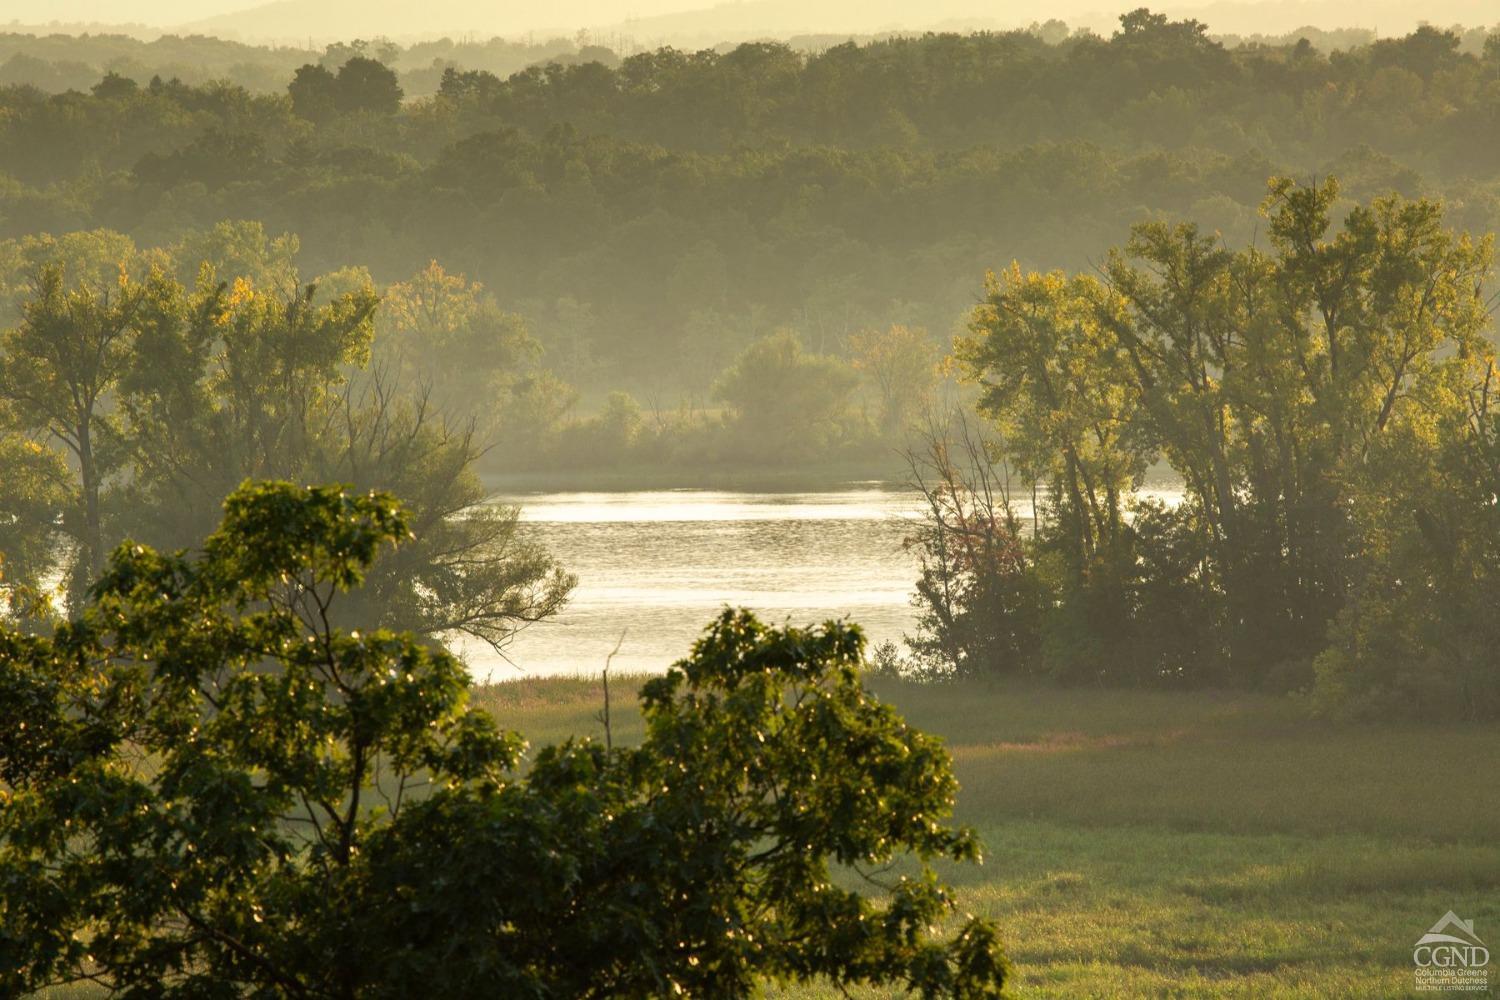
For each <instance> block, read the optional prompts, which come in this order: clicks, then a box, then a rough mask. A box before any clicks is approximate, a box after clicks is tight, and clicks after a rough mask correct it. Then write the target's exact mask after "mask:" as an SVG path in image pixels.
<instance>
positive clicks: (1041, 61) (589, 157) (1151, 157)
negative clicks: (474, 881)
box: [0, 11, 1500, 402]
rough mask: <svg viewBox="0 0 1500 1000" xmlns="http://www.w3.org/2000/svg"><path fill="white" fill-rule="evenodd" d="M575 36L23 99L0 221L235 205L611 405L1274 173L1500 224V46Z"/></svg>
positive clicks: (1459, 219) (1208, 210)
mask: <svg viewBox="0 0 1500 1000" xmlns="http://www.w3.org/2000/svg"><path fill="white" fill-rule="evenodd" d="M165 42H166V40H163V41H162V42H161V43H153V44H164V43H165ZM8 44H12V45H14V44H16V43H15V42H14V41H11V42H9V43H8ZM55 44H58V45H60V44H61V43H55ZM174 44H177V43H174ZM180 44H183V45H187V46H189V47H191V46H192V45H195V44H199V43H198V42H197V41H196V40H186V41H181V42H180ZM221 44H226V43H217V42H211V41H207V40H205V41H203V42H201V45H203V46H205V47H213V46H218V45H221ZM568 47H569V49H570V51H569V52H567V53H558V54H557V55H567V56H568V58H567V59H559V58H552V59H551V61H545V62H543V61H544V60H547V59H549V53H545V52H528V53H525V54H523V57H524V60H525V61H527V62H530V63H532V64H531V65H528V66H526V67H525V68H519V66H517V65H515V64H507V63H506V62H505V60H504V59H502V58H499V57H497V58H496V59H495V60H494V61H490V62H488V63H486V62H484V61H482V60H475V61H473V62H467V61H466V62H459V61H458V59H457V57H456V55H455V59H454V65H444V66H442V67H441V68H440V69H438V70H435V71H434V76H435V79H436V90H435V92H433V93H431V94H430V96H424V97H413V96H412V94H413V93H417V92H420V91H421V90H423V89H426V88H423V87H418V86H416V85H414V84H412V83H411V81H410V80H409V78H408V76H407V75H406V74H405V73H402V74H399V75H398V74H396V73H395V72H394V71H389V70H388V69H387V63H389V62H392V61H395V60H396V58H397V55H398V54H399V56H400V58H401V60H404V61H406V62H409V61H410V60H411V59H413V58H415V57H414V55H413V52H414V51H415V49H413V50H406V51H404V52H399V53H398V52H396V51H393V50H392V49H386V48H382V46H380V45H364V46H352V45H349V46H343V47H335V48H332V49H330V50H329V51H328V52H327V53H324V54H322V55H321V56H318V55H316V54H314V53H311V52H306V53H295V52H292V51H290V50H275V51H273V50H257V49H245V50H244V51H243V52H241V51H239V50H238V49H235V50H234V52H235V55H234V56H233V58H236V59H239V58H240V56H243V57H244V58H243V59H242V60H240V61H242V62H245V61H251V60H252V58H263V59H264V60H269V62H267V63H266V65H268V66H276V67H279V70H277V71H278V72H279V73H280V74H281V89H278V90H275V91H270V92H267V91H265V90H262V89H259V88H252V87H247V86H244V85H242V84H235V83H228V82H224V81H223V80H209V81H204V82H195V83H188V82H183V81H182V80H178V79H173V78H172V77H171V76H170V75H161V76H156V77H153V78H151V79H149V80H146V81H140V80H138V79H137V78H136V77H134V76H132V75H130V73H129V72H126V71H125V70H127V69H128V67H121V71H120V72H111V74H110V75H108V76H105V77H103V78H102V79H98V80H96V81H95V82H94V83H93V84H91V85H90V87H89V88H87V89H83V90H70V91H68V92H64V93H58V94H48V93H46V92H45V91H44V90H42V89H40V88H38V87H36V86H33V85H31V84H30V83H22V82H15V83H13V84H12V85H11V86H8V87H6V88H4V89H3V90H0V171H3V174H4V176H3V177H0V235H3V236H5V237H10V238H20V237H24V236H26V235H28V234H32V233H37V232H43V231H45V232H51V233H61V232H67V231H71V230H83V229H94V228H107V229H110V230H115V231H118V232H121V233H125V234H127V235H129V236H130V237H132V238H133V239H134V240H135V241H136V243H137V244H138V245H141V246H160V245H167V244H171V243H174V242H177V241H180V240H182V239H184V238H185V237H187V236H189V235H190V234H192V233H197V232H204V231H208V230H211V229H212V227H213V226H215V225H216V224H218V223H220V222H222V221H224V220H226V219H245V220H253V221H256V222H259V223H261V224H262V225H263V227H264V228H265V229H266V230H267V231H268V232H270V233H272V234H279V233H289V234H295V236H296V237H297V239H298V240H299V241H300V250H301V253H300V264H301V269H302V272H303V274H305V275H315V274H320V273H326V272H331V271H336V270H339V269H341V268H345V267H347V266H349V265H359V266H363V267H366V268H367V269H368V271H369V273H370V275H371V276H372V277H373V279H374V281H375V282H376V283H377V284H378V285H384V284H386V283H390V282H396V281H401V280H405V279H407V278H408V277H409V276H411V275H412V274H414V273H416V272H418V271H420V270H421V269H422V268H424V267H425V266H426V265H427V264H428V263H429V262H430V261H433V260H436V261H438V262H439V263H440V264H441V265H442V266H443V267H445V268H446V269H448V270H449V271H450V272H452V273H457V274H463V275H465V276H466V277H467V278H468V279H470V280H474V281H479V282H482V283H483V285H484V286H485V287H486V289H487V290H488V292H489V294H491V295H493V296H494V297H495V299H496V301H497V302H498V303H500V304H501V305H502V306H503V307H504V309H506V310H507V311H510V312H514V313H519V314H521V315H523V316H524V317H525V318H526V319H527V322H528V325H529V329H530V330H531V332H532V334H533V335H534V336H535V337H536V339H537V340H538V341H539V342H540V344H541V345H542V347H543V348H544V349H545V351H546V358H547V364H548V365H550V366H552V367H553V368H554V369H556V371H557V372H558V374H559V375H560V376H561V377H562V378H563V379H564V380H566V381H569V382H571V383H573V384H575V385H580V386H581V387H583V388H584V389H585V390H586V392H588V393H590V394H591V395H592V398H596V399H597V398H602V396H603V394H604V393H605V392H606V391H607V390H609V389H615V388H624V389H628V390H630V391H632V392H633V393H635V394H636V395H637V396H641V395H643V394H645V395H652V394H656V395H659V396H661V397H663V398H666V399H668V400H670V401H672V402H676V401H677V399H678V398H680V397H681V396H682V395H683V394H685V393H697V394H699V396H700V398H703V399H705V400H709V401H711V390H712V385H713V383H714V381H715V379H717V378H718V376H719V374H720V373H721V372H722V371H723V370H724V369H725V368H726V366H727V365H729V364H730V363H731V362H733V360H734V359H735V358H736V357H737V356H738V355H739V353H740V352H741V351H743V350H744V349H746V348H747V347H749V346H750V345H751V344H752V343H753V342H755V341H756V340H758V339H761V338H763V337H765V336H767V335H770V334H772V333H775V332H776V331H777V330H780V329H792V330H795V331H796V333H797V334H798V335H799V336H800V338H801V340H802V342H803V343H804V344H805V345H807V347H808V348H809V349H810V350H812V351H813V352H815V353H819V354H823V353H827V354H835V355H837V354H844V353H846V347H845V344H846V338H847V337H848V336H849V335H851V334H853V333H856V332H858V331H860V330H862V329H867V328H886V327H889V326H891V325H893V324H902V325H905V326H908V327H912V328H918V329H925V330H927V331H929V332H930V334H931V335H932V337H933V338H934V340H936V341H939V342H940V341H943V340H946V338H947V335H948V334H949V333H950V332H951V331H952V330H953V329H954V328H955V326H956V325H957V324H958V323H959V321H960V320H961V317H962V316H963V314H964V312H965V311H966V309H967V308H968V307H969V306H970V305H971V304H972V302H973V300H974V296H975V290H976V285H975V275H977V274H980V273H982V272H983V270H984V269H985V268H986V267H989V266H995V265H998V264H1003V263H1004V262H1005V261H1008V260H1011V259H1017V260H1019V261H1021V262H1022V263H1023V264H1025V265H1027V266H1043V267H1053V266H1064V267H1070V268H1079V267H1085V266H1087V265H1088V264H1089V263H1090V260H1091V254H1093V253H1095V252H1096V248H1098V247H1100V246H1107V245H1109V244H1111V243H1115V242H1119V241H1120V240H1121V239H1122V238H1123V236H1124V234H1125V232H1126V230H1127V228H1128V226H1129V225H1130V224H1132V223H1134V222H1136V221H1138V220H1139V219H1140V218H1143V217H1191V218H1194V219H1196V220H1198V221H1199V222H1200V223H1201V224H1202V225H1204V226H1205V228H1207V229H1209V230H1214V229H1217V230H1219V231H1221V232H1222V233H1223V234H1224V236H1225V238H1226V239H1227V240H1229V241H1230V242H1232V243H1242V242H1247V241H1249V240H1250V239H1252V238H1253V237H1254V236H1255V235H1256V234H1257V233H1258V232H1261V231H1262V230H1263V223H1262V220H1261V219H1260V217H1259V215H1258V214H1257V206H1258V205H1259V203H1260V201H1261V199H1262V198H1263V197H1264V195H1265V181H1266V178H1267V177H1268V176H1270V175H1272V174H1285V175H1290V176H1299V177H1304V178H1305V177H1309V176H1321V175H1324V174H1327V173H1334V174H1336V175H1337V176H1339V177H1340V179H1341V180H1342V182H1343V193H1344V195H1345V197H1346V198H1347V199H1353V200H1367V199H1369V198H1371V197H1374V196H1377V195H1381V194H1386V193H1389V192H1392V191H1394V192H1397V193H1400V194H1403V195H1406V196H1417V195H1436V196H1441V197H1442V198H1443V199H1444V201H1445V203H1446V206H1447V212H1448V218H1449V220H1450V221H1451V222H1452V223H1453V224H1454V225H1455V226H1458V227H1459V228H1463V229H1467V230H1470V231H1476V232H1481V231H1487V230H1491V229H1495V228H1497V227H1500V171H1497V165H1500V40H1497V37H1496V36H1493V35H1491V36H1485V35H1483V34H1482V32H1479V33H1476V32H1475V31H1467V32H1463V33H1460V32H1457V31H1443V30H1439V29H1435V28H1422V29H1420V30H1418V31H1416V32H1414V33H1412V34H1410V35H1408V36H1405V37H1399V38H1389V39H1380V40H1377V41H1373V42H1370V43H1368V44H1358V45H1354V46H1352V47H1349V48H1345V49H1337V50H1333V51H1325V50H1324V49H1323V48H1320V47H1319V46H1318V45H1314V44H1312V43H1311V41H1309V40H1307V39H1304V38H1296V39H1282V40H1276V41H1257V42H1244V41H1241V42H1239V43H1237V44H1234V45H1226V44H1223V43H1221V42H1219V41H1215V40H1214V39H1213V38H1212V37H1210V35H1209V34H1208V33H1207V29H1206V27H1205V26H1204V25H1202V24H1199V23H1197V22H1191V21H1186V22H1173V21H1170V20H1168V19H1167V18H1165V17H1163V16H1160V15H1153V14H1150V13H1149V12H1146V11H1137V12H1135V13H1132V14H1128V15H1125V16H1124V17H1123V18H1122V23H1121V28H1120V30H1119V31H1117V32H1116V33H1115V34H1114V35H1112V36H1111V37H1109V38H1101V37H1098V36H1094V35H1089V34H1074V33H1068V32H1066V29H1065V28H1064V29H1063V30H1062V31H1061V33H1058V32H1054V33H1053V34H1052V35H1051V36H1048V35H1047V32H1046V31H1043V30H1040V29H1039V30H1037V31H1034V32H1027V31H1016V32H1007V33H978V34H971V35H953V34H947V35H944V34H932V35H926V36H922V37H918V38H904V37H903V38H890V39H884V40H877V41H871V42H868V43H864V44H853V43H849V44H842V45H835V46H832V47H829V48H826V49H822V50H820V51H800V50H798V49H795V48H793V47H791V46H789V45H786V44H781V43H756V44H746V45H741V46H738V47H735V48H733V49H731V50H729V51H722V52H720V51H713V50H705V51H700V52H683V51H677V50H673V49H669V48H668V49H660V50H655V51H646V52H640V53H637V54H634V55H630V56H629V57H627V58H625V59H617V58H615V57H614V55H613V54H612V53H608V52H603V51H600V52H598V53H588V52H587V50H583V52H582V54H583V55H586V56H589V58H579V56H580V54H581V53H580V50H579V48H578V46H577V45H576V44H574V43H572V42H570V43H568ZM229 48H231V49H233V47H232V46H230V47H229ZM441 48H442V46H441V45H439V44H438V43H433V46H432V58H434V59H439V60H442V59H443V58H446V57H445V56H444V55H443V53H442V52H441V51H439V49H441ZM459 48H461V49H462V50H463V52H464V53H465V55H464V59H465V60H468V59H470V58H471V57H472V55H473V53H472V52H471V49H472V48H473V47H459ZM459 48H455V49H453V50H452V51H453V53H455V54H456V53H458V52H459ZM502 48H503V46H502ZM426 51H427V50H425V49H424V50H423V52H424V53H425V52H426ZM594 56H597V58H594ZM23 57H24V58H33V57H32V56H29V55H27V54H26V50H24V49H23V50H21V52H20V54H18V55H14V56H12V58H11V62H12V63H13V62H14V61H15V60H16V59H21V58H23ZM287 57H291V58H287ZM121 58H126V57H125V56H122V57H121ZM129 58H134V57H129ZM223 58H224V59H228V58H231V57H230V56H229V55H225V56H224V57H223ZM421 58H424V59H425V58H426V55H423V56H422V57H421ZM278 60H280V61H278ZM222 62H223V59H220V61H219V63H217V64H216V66H217V65H222ZM293 63H296V64H297V65H293ZM403 65H404V63H403ZM429 65H432V64H431V63H430V61H429ZM484 66H489V68H480V67H484ZM302 67H312V68H311V69H303V68H302ZM465 67H471V68H465ZM492 70H493V71H492ZM268 71H269V70H268ZM215 73H216V74H222V73H227V70H221V69H215ZM294 77H295V82H294ZM9 79H12V80H14V77H13V76H12V77H10V78H9ZM72 85H76V84H72ZM288 88H289V89H288ZM1350 203H1351V202H1348V201H1346V202H1345V203H1344V204H1343V206H1342V208H1336V210H1335V211H1336V214H1337V212H1338V211H1341V210H1344V209H1347V206H1348V204H1350Z"/></svg>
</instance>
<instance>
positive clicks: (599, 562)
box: [463, 483, 918, 681]
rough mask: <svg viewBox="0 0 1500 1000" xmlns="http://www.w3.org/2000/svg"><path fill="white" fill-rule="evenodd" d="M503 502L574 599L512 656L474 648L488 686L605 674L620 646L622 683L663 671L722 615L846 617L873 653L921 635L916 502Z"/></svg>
mask: <svg viewBox="0 0 1500 1000" xmlns="http://www.w3.org/2000/svg"><path fill="white" fill-rule="evenodd" d="M497 502H501V503H514V504H519V505H520V507H521V520H522V522H523V530H525V531H527V532H529V533H532V534H533V536H534V537H536V538H538V539H539V540H540V541H541V542H542V543H543V544H545V545H546V546H547V547H548V549H549V550H550V551H551V552H552V554H553V555H554V556H555V557H556V558H557V559H558V561H559V562H561V563H562V565H563V566H564V567H566V568H567V569H568V570H569V571H570V572H572V573H575V574H576V575H577V576H578V587H577V589H576V590H575V591H574V592H573V596H572V600H571V601H570V602H569V604H568V606H567V608H566V609H565V610H564V611H563V612H562V614H561V615H559V616H558V618H557V619H556V620H555V621H552V622H546V623H542V624H538V625H533V626H531V627H529V628H527V629H525V630H524V631H523V632H522V633H521V634H520V635H518V636H517V637H516V638H515V640H514V641H513V642H512V643H511V644H510V646H509V647H508V648H507V649H506V651H505V657H503V658H502V657H500V656H497V655H495V654H494V653H492V652H490V651H489V650H488V649H485V648H478V647H476V646H475V645H474V644H472V643H471V644H466V645H465V646H464V647H463V649H464V653H465V656H466V658H467V659H468V662H469V665H470V667H471V669H472V670H473V672H474V675H475V677H476V679H479V680H486V679H488V680H497V681H498V680H505V679H508V678H514V677H520V676H528V675H530V676H538V675H547V674H578V673H598V672H599V671H600V670H601V669H602V668H603V666H604V661H605V658H606V657H607V656H609V654H610V651H611V650H612V649H614V648H615V644H616V643H617V642H619V643H620V651H619V653H618V654H617V655H616V656H615V657H614V659H613V661H612V663H611V668H610V669H611V670H612V671H622V672H637V673H639V672H656V671H661V670H663V669H665V668H666V667H667V666H669V665H670V664H671V663H672V662H673V661H675V660H677V659H679V658H680V657H682V656H684V655H685V654H686V653H687V651H688V647H689V645H691V643H692V641H693V639H694V638H695V637H697V635H698V634H699V633H700V632H701V630H702V629H703V626H704V625H706V624H707V623H708V622H709V621H710V620H711V619H712V618H713V617H714V616H715V615H716V614H717V613H718V612H719V610H720V609H721V608H723V607H724V606H725V605H734V606H743V607H748V608H751V609H753V610H755V611H756V612H757V613H758V614H760V615H761V616H762V617H763V618H764V619H765V620H767V621H773V622H781V621H785V620H790V621H791V622H793V623H795V624H806V623H808V622H818V621H823V620H825V619H828V618H837V617H844V616H847V617H848V618H850V619H851V620H853V621H855V622H858V623H859V624H860V625H862V626H864V628H865V630H866V633H867V634H868V635H869V637H870V639H871V642H872V644H873V643H878V642H880V641H882V640H886V639H892V640H900V638H901V636H902V633H903V632H908V631H910V630H911V629H912V626H913V610H912V607H911V603H910V597H911V592H912V586H913V584H914V583H915V581H916V577H917V563H916V556H915V554H914V553H911V552H908V551H905V550H904V549H903V547H902V544H901V543H902V539H903V538H905V537H906V535H908V534H909V533H910V531H911V520H912V519H913V518H915V516H916V515H917V512H918V499H917V497H916V496H915V495H914V494H912V493H911V492H909V491H907V490H904V489H900V488H895V487H891V486H887V485H883V484H880V483H851V484H847V485H845V486H842V487H840V488H836V489H829V490H820V491H817V492H730V491H719V490H648V491H638V492H610V493H603V492H570V493H525V494H514V495H508V496H502V497H498V498H497ZM621 633H624V639H623V641H621ZM507 660H508V661H509V662H507Z"/></svg>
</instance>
